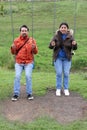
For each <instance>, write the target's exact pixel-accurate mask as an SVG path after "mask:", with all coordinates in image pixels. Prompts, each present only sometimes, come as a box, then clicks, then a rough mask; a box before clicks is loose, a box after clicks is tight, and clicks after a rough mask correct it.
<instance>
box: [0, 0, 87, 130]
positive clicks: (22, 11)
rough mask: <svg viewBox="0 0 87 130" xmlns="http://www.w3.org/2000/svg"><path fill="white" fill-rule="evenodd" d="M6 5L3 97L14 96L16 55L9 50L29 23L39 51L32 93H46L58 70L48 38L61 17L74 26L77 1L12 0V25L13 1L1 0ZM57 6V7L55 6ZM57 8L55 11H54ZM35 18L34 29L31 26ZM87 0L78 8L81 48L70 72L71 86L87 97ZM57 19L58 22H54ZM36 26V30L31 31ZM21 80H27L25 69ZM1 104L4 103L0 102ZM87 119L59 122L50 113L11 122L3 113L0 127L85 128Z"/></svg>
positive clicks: (1, 30)
mask: <svg viewBox="0 0 87 130" xmlns="http://www.w3.org/2000/svg"><path fill="white" fill-rule="evenodd" d="M1 5H3V7H4V15H0V100H5V99H7V98H11V96H12V93H13V80H14V75H15V73H14V70H13V68H14V58H13V56H12V55H11V53H10V46H11V44H12V41H13V39H14V38H15V37H17V36H18V35H19V27H20V26H21V25H22V24H27V25H28V26H29V28H30V34H29V35H30V36H32V34H33V36H34V38H35V39H36V41H37V45H38V49H39V53H38V55H36V56H35V69H34V72H33V75H32V78H33V93H34V94H35V95H38V96H41V95H44V94H45V93H46V91H47V88H55V71H54V67H53V66H52V50H50V49H49V48H48V45H49V42H50V40H51V38H52V36H53V35H54V31H56V29H58V26H59V24H60V23H61V22H62V21H66V22H68V23H69V25H70V28H72V29H74V15H75V1H74V0H68V2H67V0H60V1H57V2H56V6H55V5H54V2H52V1H51V2H40V3H39V2H37V1H34V3H33V19H32V3H30V2H22V0H21V2H20V0H19V2H12V13H13V15H12V16H13V27H14V28H13V29H14V31H13V32H12V23H11V10H10V2H0V7H1ZM54 7H55V9H54ZM55 12H56V13H55ZM32 20H33V29H32ZM86 21H87V1H86V0H83V1H82V0H78V1H77V9H76V30H75V31H76V33H75V39H76V41H77V43H78V50H77V51H76V54H75V56H73V61H72V70H74V72H73V73H71V75H70V90H71V91H75V92H77V93H79V94H81V95H82V96H83V97H84V98H85V99H87V72H86V71H85V72H82V71H80V70H81V69H83V68H84V67H86V66H87V54H86V53H87V22H86ZM54 23H55V24H54ZM32 30H33V32H32ZM21 84H22V85H24V84H25V76H24V73H23V75H22V79H21ZM0 107H1V106H0ZM86 129H87V120H83V121H77V122H73V123H71V124H66V125H60V124H59V123H58V122H56V121H55V120H53V119H51V118H50V117H41V118H38V119H36V120H35V121H33V122H31V123H21V122H10V121H7V120H6V119H5V118H4V117H1V116H0V130H86Z"/></svg>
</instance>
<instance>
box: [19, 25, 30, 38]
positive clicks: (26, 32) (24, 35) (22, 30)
mask: <svg viewBox="0 0 87 130" xmlns="http://www.w3.org/2000/svg"><path fill="white" fill-rule="evenodd" d="M20 33H21V36H22V37H26V36H27V35H28V30H27V28H25V27H22V28H21V31H20Z"/></svg>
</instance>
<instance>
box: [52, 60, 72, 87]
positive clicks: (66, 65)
mask: <svg viewBox="0 0 87 130" xmlns="http://www.w3.org/2000/svg"><path fill="white" fill-rule="evenodd" d="M54 67H55V70H56V89H61V88H62V82H63V87H64V89H68V88H69V73H70V68H71V61H69V60H68V59H62V58H57V60H56V61H55V62H54Z"/></svg>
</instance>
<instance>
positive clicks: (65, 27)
mask: <svg viewBox="0 0 87 130" xmlns="http://www.w3.org/2000/svg"><path fill="white" fill-rule="evenodd" d="M59 30H60V32H61V33H62V34H66V33H67V31H68V28H67V26H66V25H61V27H60V28H59Z"/></svg>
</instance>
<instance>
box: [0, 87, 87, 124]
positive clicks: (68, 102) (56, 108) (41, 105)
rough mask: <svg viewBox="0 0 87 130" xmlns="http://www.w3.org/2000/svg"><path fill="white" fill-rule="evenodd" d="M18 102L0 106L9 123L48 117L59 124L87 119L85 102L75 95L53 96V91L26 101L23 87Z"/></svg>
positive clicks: (6, 102)
mask: <svg viewBox="0 0 87 130" xmlns="http://www.w3.org/2000/svg"><path fill="white" fill-rule="evenodd" d="M21 89H22V91H21V95H20V98H19V100H18V101H16V102H12V101H11V99H8V100H5V101H3V102H1V103H0V104H1V105H0V106H1V107H0V113H1V114H2V115H3V116H4V117H5V118H7V119H8V120H10V121H20V122H31V121H33V120H35V119H37V118H39V117H44V116H49V117H51V118H53V119H55V120H56V121H58V122H59V123H61V124H66V123H70V122H73V121H76V120H82V119H85V118H86V117H87V101H86V100H84V99H83V98H82V97H81V96H79V95H78V94H77V93H73V92H70V96H69V97H65V96H64V94H62V96H61V97H56V96H55V90H48V91H47V93H46V95H44V96H35V95H34V100H32V101H30V100H27V99H26V95H25V93H24V92H25V90H24V87H22V88H21Z"/></svg>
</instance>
